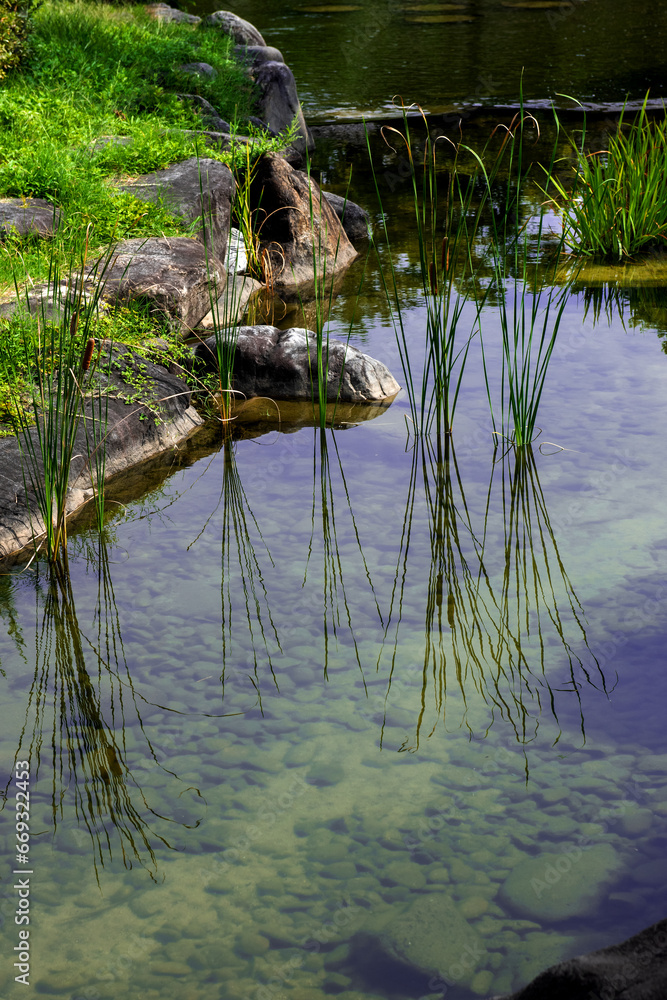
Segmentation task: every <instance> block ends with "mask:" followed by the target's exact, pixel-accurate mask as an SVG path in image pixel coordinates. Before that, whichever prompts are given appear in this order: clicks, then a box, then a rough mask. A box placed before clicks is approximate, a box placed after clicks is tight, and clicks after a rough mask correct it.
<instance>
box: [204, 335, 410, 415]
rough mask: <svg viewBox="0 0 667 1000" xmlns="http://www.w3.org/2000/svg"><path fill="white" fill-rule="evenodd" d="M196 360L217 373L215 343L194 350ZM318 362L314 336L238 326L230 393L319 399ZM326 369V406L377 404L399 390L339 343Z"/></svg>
mask: <svg viewBox="0 0 667 1000" xmlns="http://www.w3.org/2000/svg"><path fill="white" fill-rule="evenodd" d="M195 354H196V356H197V357H198V358H199V359H200V360H201V362H202V363H203V364H204V365H205V366H206V367H207V368H209V369H212V370H215V367H216V363H217V362H216V352H215V337H209V338H208V340H205V341H203V342H202V343H201V344H198V345H197V347H196V349H195ZM316 357H317V347H316V338H315V334H314V333H311V332H310V331H309V330H302V329H298V328H292V329H290V330H279V329H278V328H277V327H275V326H242V327H240V328H239V329H238V331H237V342H236V358H235V362H234V388H235V389H237V390H238V391H239V392H240V393H243V395H244V396H246V397H247V398H250V397H252V396H268V397H270V398H273V399H290V400H309V399H312V396H313V393H314V394H315V397H316V398H318V391H317V371H316ZM325 361H326V349H325ZM328 368H329V370H328V378H327V401H328V402H332V403H333V402H335V401H336V400H337V399H338V400H340V402H342V403H373V402H379V401H381V400H384V399H387V397H389V396H394V395H395V394H396V393H397V392H398V390H399V388H400V386H399V385H398V382H397V381H396V379H395V378H394V377H393V375H392V374H391V372H389V371H388V369H387V368H385V366H384V365H383V364H382V363H381V362H380V361H376V360H375V358H371V357H369V356H368V355H367V354H362V353H361V351H358V350H357V349H356V347H350V346H349V345H346V344H344V343H342V342H341V341H339V340H332V341H330V343H329V354H328Z"/></svg>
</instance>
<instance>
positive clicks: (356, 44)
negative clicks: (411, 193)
mask: <svg viewBox="0 0 667 1000" xmlns="http://www.w3.org/2000/svg"><path fill="white" fill-rule="evenodd" d="M188 9H189V10H193V11H196V13H198V14H203V13H208V12H210V11H214V10H217V9H219V8H218V5H217V3H216V0H196V2H193V3H190V4H189V5H188ZM233 10H234V11H235V13H237V14H239V15H240V16H241V17H244V18H246V20H249V21H251V22H252V23H253V24H255V25H256V26H257V27H258V28H259V30H260V31H261V33H262V35H263V37H264V39H265V40H266V42H267V43H268V44H269V45H275V46H276V47H277V48H279V49H280V50H281V51H282V53H283V55H284V57H285V61H286V62H287V64H288V65H289V66H291V68H292V70H293V72H294V75H295V77H296V80H297V83H298V85H299V96H300V98H301V101H302V103H303V106H304V111H305V114H306V117H307V119H309V120H310V121H314V122H319V121H324V120H326V121H328V120H331V119H332V118H343V119H349V118H353V119H358V118H359V117H360V116H361V115H365V116H367V117H381V116H382V115H386V113H387V109H389V108H390V107H391V103H392V99H393V98H394V96H395V95H400V96H401V97H402V98H403V99H404V100H405V102H406V103H410V102H412V101H417V102H418V103H419V104H421V105H422V107H424V108H427V109H428V110H429V111H431V112H434V113H437V112H442V111H448V110H450V109H451V108H452V107H455V106H457V105H460V104H474V103H482V104H499V103H505V102H506V101H514V102H516V101H517V100H518V93H519V82H520V80H521V74H522V72H523V86H524V94H525V96H526V98H527V99H529V100H536V99H544V98H550V97H554V96H555V95H556V94H569V95H572V96H573V97H576V98H578V99H579V100H586V99H589V100H590V99H592V100H600V101H623V100H624V99H625V97H626V96H628V95H629V96H630V97H632V98H640V97H643V96H644V94H645V93H646V91H647V90H648V89H649V88H651V93H652V96H653V97H661V96H663V95H664V94H665V93H666V88H667V55H666V50H665V45H664V40H665V38H666V37H667V7H665V5H664V4H662V3H652V2H650V0H569V2H568V0H566V2H560V0H455V2H452V3H440V2H437V3H434V2H428V3H425V2H423V0H362V2H359V3H350V4H347V3H336V2H334V3H308V2H307V0H271V3H266V0H244V2H243V3H240V4H238V5H237V6H235V7H234V8H233Z"/></svg>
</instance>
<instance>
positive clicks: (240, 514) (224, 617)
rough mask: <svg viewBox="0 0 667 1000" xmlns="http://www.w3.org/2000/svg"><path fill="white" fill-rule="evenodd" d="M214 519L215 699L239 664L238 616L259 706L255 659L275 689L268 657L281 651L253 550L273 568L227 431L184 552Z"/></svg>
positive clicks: (224, 693)
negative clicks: (210, 494) (217, 570)
mask: <svg viewBox="0 0 667 1000" xmlns="http://www.w3.org/2000/svg"><path fill="white" fill-rule="evenodd" d="M218 514H219V519H218V517H217V515H218ZM216 524H217V525H218V527H219V530H220V540H221V579H220V600H221V624H220V633H221V660H222V664H221V672H220V698H221V702H222V703H223V704H224V702H225V698H226V697H228V695H227V690H226V685H227V671H228V669H229V667H234V668H235V670H236V669H239V668H240V666H241V663H240V654H239V651H238V647H237V645H236V642H235V640H234V634H235V631H236V623H237V621H238V622H245V624H246V626H247V629H248V636H249V640H250V649H251V662H250V663H248V664H246V665H247V666H248V667H249V671H250V672H249V673H248V674H247V677H248V679H249V680H250V683H251V685H252V687H253V689H254V692H255V694H256V697H257V702H258V705H259V708H260V711H262V682H263V678H262V669H261V668H262V666H263V664H262V663H261V662H260V661H261V660H264V662H265V664H266V665H267V666H268V668H269V672H270V674H271V678H272V681H273V684H274V685H275V687H276V689H277V690H279V685H278V679H277V676H276V674H275V671H274V666H273V657H274V656H275V652H276V651H277V652H278V653H282V646H281V642H280V637H279V633H278V629H277V627H276V624H275V622H274V619H273V615H272V612H271V607H270V604H269V593H268V590H267V586H266V582H265V579H264V571H263V569H262V563H261V561H260V556H259V555H258V550H259V549H263V550H264V552H265V554H266V557H267V558H268V562H269V564H270V566H271V568H272V569H275V563H274V561H273V557H272V556H271V552H270V550H269V548H268V546H267V544H266V542H265V540H264V537H263V535H262V531H261V528H260V525H259V522H258V520H257V518H256V516H255V514H254V513H253V510H252V507H251V506H250V501H249V498H248V494H247V492H246V489H245V487H244V485H243V481H242V479H241V475H240V473H239V469H238V465H237V462H236V442H235V441H233V440H232V439H231V437H230V436H229V435H226V436H225V438H224V441H223V443H222V482H221V486H220V494H219V496H218V501H217V504H216V505H215V507H214V509H213V510H212V511H211V513H210V515H209V516H208V518H207V519H206V522H205V524H204V525H203V527H202V528H201V530H200V531H199V532H198V534H197V535H196V537H195V538H194V539H193V541H192V542H191V543H190V545H189V546H188V551H189V550H190V549H192V548H193V547H194V546H195V544H196V543H197V542H198V541H199V539H200V538H201V537H202V535H203V534H204V533H205V532H206V531H207V530H208V528H209V527H210V526H211V525H216ZM253 536H254V537H253ZM239 605H240V611H239Z"/></svg>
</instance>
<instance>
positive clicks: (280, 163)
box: [250, 154, 357, 298]
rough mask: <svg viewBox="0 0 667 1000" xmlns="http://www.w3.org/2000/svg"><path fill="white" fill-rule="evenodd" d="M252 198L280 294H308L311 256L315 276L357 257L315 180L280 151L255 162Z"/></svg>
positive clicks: (273, 281) (273, 282)
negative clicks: (315, 270)
mask: <svg viewBox="0 0 667 1000" xmlns="http://www.w3.org/2000/svg"><path fill="white" fill-rule="evenodd" d="M250 198H251V207H252V208H253V209H254V210H255V218H256V219H257V224H258V230H259V233H260V236H261V240H262V248H263V250H264V251H266V254H267V256H268V258H269V260H270V262H271V268H272V273H271V276H270V282H269V283H270V284H271V286H272V287H273V289H274V291H275V292H276V293H277V294H278V295H281V296H284V297H285V298H290V297H292V298H295V297H297V295H301V296H302V297H303V298H308V297H309V296H311V297H312V286H313V281H314V269H313V256H314V257H315V263H316V268H317V274H318V277H321V276H322V275H324V274H325V272H326V277H327V279H331V280H333V279H334V278H335V277H336V275H338V274H339V273H341V272H343V271H345V270H346V268H347V267H348V266H349V265H350V264H351V262H352V261H353V260H354V259H355V257H357V251H356V250H355V249H354V247H353V246H352V244H351V243H350V241H349V239H348V238H347V236H346V234H345V231H344V229H343V227H342V226H341V224H340V221H339V219H338V216H337V215H336V213H335V212H334V210H333V209H332V208H331V206H330V205H329V203H328V201H327V200H326V198H324V197H323V195H322V193H321V192H320V189H319V187H318V186H317V184H316V183H315V181H314V180H313V179H312V178H311V179H310V180H309V179H308V177H307V176H306V174H305V173H302V172H301V171H299V170H295V169H294V168H293V167H292V166H290V164H289V163H287V161H286V160H285V159H283V158H282V157H281V156H278V155H276V154H271V155H269V156H263V157H262V158H261V160H260V161H259V162H258V164H257V166H256V170H255V176H254V179H253V183H252V185H251V191H250ZM311 209H312V218H311Z"/></svg>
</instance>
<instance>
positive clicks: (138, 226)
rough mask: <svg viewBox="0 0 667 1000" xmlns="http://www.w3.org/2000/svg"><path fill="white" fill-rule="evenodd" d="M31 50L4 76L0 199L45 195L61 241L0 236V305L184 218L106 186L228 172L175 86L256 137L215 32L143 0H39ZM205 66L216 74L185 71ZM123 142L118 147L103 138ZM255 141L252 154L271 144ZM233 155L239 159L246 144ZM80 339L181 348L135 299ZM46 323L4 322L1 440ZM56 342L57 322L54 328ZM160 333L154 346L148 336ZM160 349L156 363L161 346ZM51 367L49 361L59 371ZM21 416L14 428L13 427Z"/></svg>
mask: <svg viewBox="0 0 667 1000" xmlns="http://www.w3.org/2000/svg"><path fill="white" fill-rule="evenodd" d="M27 44H28V47H27V53H26V54H25V55H24V57H23V59H22V60H21V62H20V65H19V66H18V67H16V68H11V66H10V68H9V69H8V70H7V72H6V73H5V75H4V77H3V78H2V79H0V198H2V197H5V198H8V197H12V198H16V197H26V198H29V197H34V198H43V199H46V200H47V201H49V202H50V203H52V204H53V206H54V210H55V209H56V208H57V209H58V210H59V211H60V212H61V213H62V214H61V224H60V227H59V229H58V232H57V235H56V236H54V237H50V238H48V237H44V236H38V235H30V236H23V237H20V236H18V235H17V234H16V233H15V232H14V233H10V234H5V235H4V237H3V238H2V240H0V301H6V300H9V299H12V298H14V297H16V295H17V292H18V294H19V296H20V297H21V298H23V296H24V295H25V294H26V293H27V292H29V291H30V289H31V288H32V287H33V286H35V285H40V284H45V283H48V284H49V285H51V284H53V282H54V281H55V279H56V276H58V275H60V276H61V277H65V278H67V276H68V275H69V276H70V277H76V275H77V274H79V273H81V271H82V268H83V266H84V258H85V259H86V260H87V261H90V260H91V259H94V258H95V257H96V256H97V255H99V254H100V253H101V252H102V251H103V250H104V249H105V248H107V247H109V246H110V245H111V246H113V245H114V244H115V243H117V242H118V241H119V240H122V239H125V238H130V237H150V236H167V237H169V236H183V235H187V234H188V227H187V225H186V224H185V223H184V222H183V220H181V219H180V218H178V217H176V216H174V215H173V214H171V213H170V212H169V211H168V210H167V209H166V208H165V207H164V206H162V205H159V204H150V203H146V202H143V201H140V200H138V199H136V198H134V197H133V196H132V195H130V194H128V193H126V192H121V191H118V190H117V188H116V187H115V186H114V184H113V181H114V180H115V179H117V178H123V177H132V176H136V175H139V174H142V173H145V172H148V171H151V170H156V169H160V168H163V167H166V166H169V165H170V164H172V163H177V162H179V161H182V160H184V159H187V158H188V157H191V156H193V155H201V156H207V157H215V158H217V159H219V160H221V161H223V162H226V163H229V164H230V165H231V166H232V167H235V164H234V163H232V162H231V161H232V157H231V154H230V153H229V152H224V151H222V152H221V151H218V150H215V149H213V148H211V147H207V146H206V145H205V143H204V140H203V139H202V138H201V136H198V135H197V132H200V131H201V129H202V121H201V118H200V113H199V112H198V111H197V110H195V108H194V107H193V105H192V104H191V103H189V102H187V101H182V100H180V99H179V97H178V96H177V95H178V94H179V93H187V94H196V95H199V96H201V97H204V98H206V100H208V101H209V102H210V103H211V104H212V105H213V107H214V108H215V110H216V111H217V112H218V114H219V115H220V117H222V118H224V119H226V120H227V121H228V122H230V123H231V125H232V129H233V131H234V130H238V131H239V132H240V133H243V134H247V133H248V132H252V131H253V130H252V128H251V127H250V128H249V127H248V118H249V117H250V116H251V115H252V113H253V110H254V107H253V101H254V92H253V85H252V83H251V81H250V80H249V78H248V76H247V75H246V73H245V70H244V67H243V66H242V65H241V63H239V61H238V60H237V59H236V58H235V57H234V55H233V43H232V41H231V40H230V39H229V37H228V36H226V35H225V34H223V33H222V32H220V31H218V30H215V29H208V30H207V29H204V28H202V27H201V26H199V25H197V26H193V25H190V24H169V23H160V22H158V21H155V20H153V19H151V18H150V17H149V16H148V15H147V14H146V12H145V10H144V8H143V7H136V6H118V5H109V4H102V3H95V2H80V0H79V2H57V3H52V2H48V0H47V2H46V3H44V4H42V5H41V6H39V7H38V8H37V10H35V11H34V12H33V14H32V28H31V31H30V33H29V36H28V43H27ZM193 62H206V63H209V64H210V65H212V66H213V67H214V69H215V70H216V71H217V76H216V78H215V79H214V80H208V79H204V78H201V77H199V76H193V75H189V74H185V73H183V72H182V71H180V70H179V67H180V66H181V65H183V64H186V63H193ZM114 136H123V137H126V138H127V139H128V140H129V141H127V142H123V143H122V144H120V143H117V142H110V141H109V139H110V138H111V137H114ZM277 145H278V143H277V142H276V141H275V140H274V141H273V142H270V141H268V140H262V139H261V138H259V139H258V141H257V143H256V145H254V146H253V155H258V154H259V152H260V151H261V150H262V149H264V148H267V147H268V148H272V147H275V146H277ZM238 157H239V158H240V159H242V161H243V162H242V163H241V164H237V165H236V166H244V165H246V164H245V147H243V152H241V150H239V152H238ZM88 322H89V324H90V328H89V335H90V336H91V337H93V338H95V339H96V340H98V341H99V340H100V339H103V338H113V339H114V340H116V341H120V342H122V343H126V344H128V345H130V346H132V347H133V348H135V349H136V350H137V351H140V352H141V353H142V354H143V355H144V356H146V357H148V358H150V359H151V360H155V361H158V360H159V359H160V358H161V359H162V360H163V361H165V360H167V359H169V360H176V361H179V360H180V359H181V358H182V356H183V351H184V348H183V345H182V344H181V342H180V339H179V338H178V337H177V335H176V334H175V333H174V331H173V330H172V329H171V327H170V324H169V323H168V322H167V320H166V319H165V318H164V317H162V316H161V315H159V314H157V315H156V314H155V313H151V312H150V311H149V310H148V309H147V308H145V307H141V306H139V305H136V306H133V307H131V308H128V307H123V308H117V309H113V310H111V309H106V310H103V311H101V312H99V313H96V315H95V316H91V317H89V320H88ZM45 325H46V326H47V327H49V324H48V323H47V324H45V321H44V317H39V316H37V317H33V318H30V317H29V316H27V315H26V314H25V313H22V314H20V315H18V316H15V317H14V318H11V319H0V435H6V434H9V433H12V432H14V431H16V429H17V426H18V424H20V419H22V418H23V416H24V415H25V412H26V411H27V410H29V409H30V407H31V404H32V401H33V393H32V389H31V387H32V386H34V384H35V380H36V379H38V378H40V377H44V376H47V377H48V376H49V372H50V370H51V369H53V367H54V366H53V363H52V361H51V360H50V359H49V357H48V356H47V355H48V352H47V351H46V349H45V344H47V343H50V342H51V340H52V333H53V331H52V330H51V329H50V328H49V329H45ZM55 326H56V327H58V330H57V343H56V342H54V343H56V347H57V349H55V348H53V344H52V350H51V353H52V354H53V350H55V353H56V354H59V350H60V348H59V347H58V344H60V342H61V340H67V338H68V337H69V335H70V331H69V329H68V327H67V324H66V323H65V324H63V323H59V322H58V321H56V322H55ZM156 337H159V338H161V339H162V347H161V351H160V352H158V351H156V348H155V347H154V346H151V343H152V342H154V341H155V338H156ZM165 344H166V345H167V352H166V357H165V353H164V347H165ZM56 367H57V366H56ZM17 421H18V424H17Z"/></svg>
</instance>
